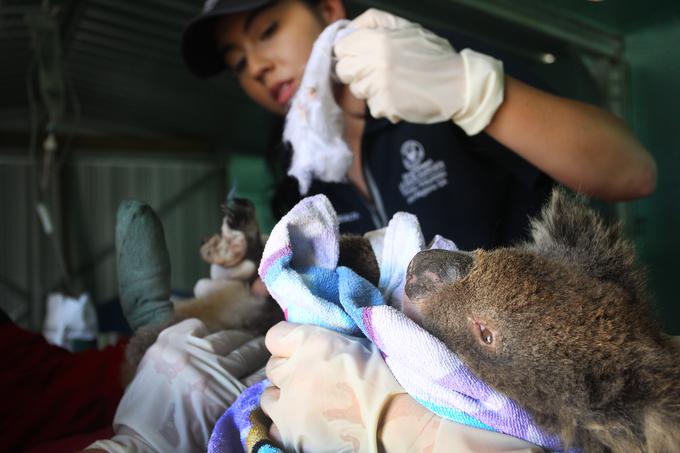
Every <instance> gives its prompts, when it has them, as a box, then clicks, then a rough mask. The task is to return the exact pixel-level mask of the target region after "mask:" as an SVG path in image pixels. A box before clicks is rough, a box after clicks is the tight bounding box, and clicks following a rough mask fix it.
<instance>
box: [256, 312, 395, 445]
mask: <svg viewBox="0 0 680 453" xmlns="http://www.w3.org/2000/svg"><path fill="white" fill-rule="evenodd" d="M266 344H267V348H268V349H269V350H270V351H271V353H272V354H273V357H272V358H271V359H270V360H269V362H268V363H267V377H268V378H269V380H270V381H271V382H272V384H273V386H274V387H270V388H268V389H266V390H265V391H264V393H263V395H262V399H261V406H262V410H263V411H264V412H265V413H266V414H267V415H268V416H269V417H270V418H271V419H272V421H273V423H274V426H275V427H276V428H275V429H274V431H273V432H272V436H273V437H274V438H275V440H279V441H280V442H282V444H283V445H284V447H285V448H286V450H294V451H303V450H304V451H313V452H325V451H328V452H337V451H347V450H351V451H361V452H368V451H370V452H374V451H378V445H379V441H378V427H379V424H380V422H381V417H382V415H383V413H384V411H385V409H386V407H388V406H389V404H390V402H391V400H392V398H393V397H394V396H395V395H399V394H401V393H404V389H403V388H402V387H401V386H400V385H399V383H398V382H397V381H396V380H395V379H394V376H392V373H391V372H390V370H389V368H387V365H386V364H385V362H384V360H383V358H382V356H381V355H380V352H379V351H378V349H377V348H376V347H375V346H374V345H373V344H372V343H370V342H369V341H368V340H361V339H358V338H352V337H348V336H345V335H341V334H339V333H336V332H333V331H331V330H328V329H324V328H321V327H317V326H311V325H298V324H291V323H287V322H282V323H279V324H277V325H275V326H274V327H272V328H271V329H270V330H269V332H268V333H267V337H266Z"/></svg>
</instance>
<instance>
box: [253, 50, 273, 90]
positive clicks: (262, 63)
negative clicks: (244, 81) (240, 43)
mask: <svg viewBox="0 0 680 453" xmlns="http://www.w3.org/2000/svg"><path fill="white" fill-rule="evenodd" d="M272 67H273V64H272V61H271V60H270V59H268V58H266V57H265V56H262V55H257V54H253V55H250V56H249V57H248V70H249V71H250V75H251V76H252V77H253V78H254V79H255V80H257V81H258V82H260V83H264V82H265V80H264V79H265V76H266V74H267V73H268V72H269V71H271V69H272Z"/></svg>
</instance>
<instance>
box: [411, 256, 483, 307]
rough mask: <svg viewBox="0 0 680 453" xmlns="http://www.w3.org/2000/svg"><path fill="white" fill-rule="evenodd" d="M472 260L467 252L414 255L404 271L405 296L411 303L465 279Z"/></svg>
mask: <svg viewBox="0 0 680 453" xmlns="http://www.w3.org/2000/svg"><path fill="white" fill-rule="evenodd" d="M472 264H473V258H472V254H471V253H468V252H459V251H456V252H451V251H448V250H425V251H422V252H419V253H417V254H416V256H414V257H413V259H412V260H411V262H410V263H409V265H408V270H407V271H406V286H405V287H404V290H405V292H406V296H408V298H409V299H411V301H413V302H416V301H418V300H419V299H421V300H422V299H425V298H427V297H428V296H429V295H430V294H431V293H433V292H435V291H437V290H439V289H440V288H441V286H442V285H445V284H449V283H453V282H455V281H456V280H459V279H461V278H463V277H465V276H466V275H467V274H468V273H469V272H470V269H472Z"/></svg>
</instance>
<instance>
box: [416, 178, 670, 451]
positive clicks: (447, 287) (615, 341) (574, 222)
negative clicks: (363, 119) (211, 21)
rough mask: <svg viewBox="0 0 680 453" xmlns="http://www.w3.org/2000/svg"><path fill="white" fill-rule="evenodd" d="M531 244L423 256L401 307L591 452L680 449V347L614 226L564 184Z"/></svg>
mask: <svg viewBox="0 0 680 453" xmlns="http://www.w3.org/2000/svg"><path fill="white" fill-rule="evenodd" d="M532 237H533V240H531V241H530V242H527V243H524V244H520V245H517V246H516V247H509V248H501V249H497V250H492V251H483V250H477V251H474V252H470V253H467V252H447V251H441V250H431V251H425V252H421V253H419V254H417V255H416V256H415V257H414V259H413V260H412V261H411V264H410V265H409V270H408V274H407V283H406V295H407V300H406V302H405V312H406V313H407V314H408V315H409V316H411V317H412V318H414V319H415V320H416V321H417V322H418V323H420V324H421V325H422V326H423V327H424V328H425V329H427V330H428V331H430V332H431V333H432V334H433V335H435V336H437V337H438V338H440V339H441V340H442V341H443V342H444V343H445V344H446V345H447V346H448V347H449V348H450V349H451V350H452V351H455V352H456V353H457V354H458V355H459V356H460V358H461V359H462V360H463V361H464V362H465V363H466V365H467V366H468V367H469V368H470V370H471V371H473V372H474V373H475V374H476V375H477V376H478V377H480V378H481V379H482V380H484V381H485V382H486V383H487V384H489V385H491V386H492V387H494V388H496V389H497V390H499V391H501V392H503V393H505V394H506V395H508V396H509V397H511V398H512V399H514V400H515V401H517V402H518V403H519V404H520V405H522V406H523V407H525V408H526V409H527V410H528V411H529V412H530V413H531V414H532V415H533V417H534V418H535V420H536V422H537V423H539V424H540V425H541V426H543V427H544V428H545V429H547V430H549V431H552V432H555V433H557V434H559V435H560V436H561V438H562V439H563V441H564V442H565V443H566V444H567V445H568V446H576V447H580V448H583V450H584V451H585V452H601V451H613V452H626V453H628V452H659V453H660V452H668V453H670V452H678V451H680V348H679V347H678V345H677V343H675V342H674V341H672V340H671V338H670V337H668V336H666V335H664V334H663V333H662V330H661V327H660V326H659V324H658V323H657V322H656V321H655V320H654V319H653V317H652V315H651V309H650V303H649V301H648V298H647V295H646V291H645V287H644V275H643V273H642V272H641V270H640V269H639V268H637V267H636V265H635V256H634V250H633V247H632V246H631V245H630V244H629V243H628V242H627V241H625V240H624V239H623V238H622V236H621V233H620V231H619V228H618V227H607V226H605V225H604V224H603V222H602V221H601V220H600V219H599V218H598V216H597V215H596V214H595V213H594V212H593V211H592V210H590V209H589V208H587V207H586V205H585V204H584V203H583V200H581V199H578V198H575V197H573V196H570V195H568V194H567V193H566V192H563V191H561V190H556V191H555V192H554V193H553V195H552V199H551V201H550V203H549V204H548V206H547V207H546V208H545V209H544V211H543V213H542V215H541V218H539V219H538V220H535V221H534V222H533V223H532Z"/></svg>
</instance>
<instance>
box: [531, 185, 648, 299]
mask: <svg viewBox="0 0 680 453" xmlns="http://www.w3.org/2000/svg"><path fill="white" fill-rule="evenodd" d="M531 236H532V239H533V241H532V242H530V243H528V244H527V248H528V249H530V250H531V251H533V252H535V253H538V254H540V255H543V256H546V257H548V258H550V259H553V260H556V261H559V262H562V263H564V264H566V265H569V266H578V267H580V268H581V269H582V270H583V271H584V272H585V273H587V274H588V275H590V276H591V277H594V278H598V279H601V280H608V281H613V282H616V283H620V284H623V285H624V286H625V287H627V288H628V289H631V290H633V289H635V288H639V284H640V280H639V279H640V278H641V276H640V275H639V271H637V270H636V267H635V251H634V249H633V246H632V244H631V243H630V242H628V241H627V240H626V239H624V237H623V235H622V232H621V228H620V226H619V225H612V226H607V225H605V224H604V222H603V221H602V219H601V218H600V216H599V215H598V214H597V213H596V212H595V211H594V210H593V209H592V208H590V207H589V206H588V205H587V203H586V198H585V197H584V196H581V195H572V194H570V193H568V192H567V191H566V190H565V189H563V188H556V189H554V190H553V192H552V195H551V198H550V201H549V202H548V204H547V205H546V206H545V207H544V209H543V211H542V212H541V215H540V216H539V218H537V219H534V220H533V221H532V222H531ZM629 285H633V286H632V287H631V286H629Z"/></svg>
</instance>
